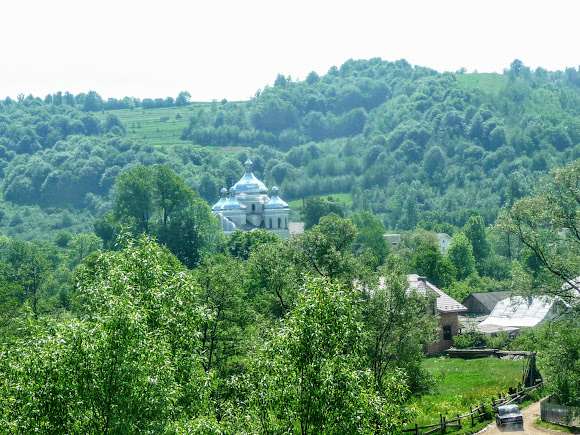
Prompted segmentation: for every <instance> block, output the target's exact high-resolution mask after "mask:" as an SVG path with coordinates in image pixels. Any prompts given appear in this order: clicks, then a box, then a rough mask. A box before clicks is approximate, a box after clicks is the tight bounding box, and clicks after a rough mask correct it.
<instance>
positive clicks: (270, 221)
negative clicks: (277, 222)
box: [270, 218, 272, 228]
mask: <svg viewBox="0 0 580 435" xmlns="http://www.w3.org/2000/svg"><path fill="white" fill-rule="evenodd" d="M270 228H272V218H270Z"/></svg>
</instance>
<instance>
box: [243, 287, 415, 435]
mask: <svg viewBox="0 0 580 435" xmlns="http://www.w3.org/2000/svg"><path fill="white" fill-rule="evenodd" d="M358 305H359V301H358V300H357V293H356V292H346V291H344V290H343V289H341V288H340V287H339V286H337V285H333V284H329V283H327V282H326V281H325V280H323V279H321V278H318V279H315V280H310V281H308V282H307V283H306V285H305V286H304V288H303V289H302V290H301V292H300V298H299V301H298V303H297V306H296V308H295V309H294V310H293V311H292V313H291V314H290V315H289V316H288V317H287V319H286V320H285V322H284V323H283V324H282V326H281V327H280V328H279V329H278V330H275V331H272V332H271V334H270V337H271V338H270V339H269V340H267V341H266V343H265V345H264V346H263V348H261V349H260V351H259V352H258V353H257V354H256V356H255V357H254V361H253V363H252V367H253V371H252V373H251V374H250V376H249V377H248V378H247V379H246V382H245V383H244V386H245V388H247V389H248V392H249V397H250V406H249V413H248V418H247V422H248V425H250V426H251V429H250V430H249V431H250V432H257V433H272V432H274V433H280V432H287V433H303V434H307V433H345V432H348V433H355V432H356V433H399V430H400V429H399V425H400V423H401V422H402V421H403V420H404V419H405V418H406V416H407V414H406V413H405V412H404V408H403V407H402V406H401V405H402V403H403V401H404V399H405V397H406V394H407V391H406V386H405V382H404V379H403V378H401V377H400V376H398V375H397V374H393V375H392V377H391V378H390V379H389V380H388V382H386V384H387V383H388V387H387V389H386V390H385V395H384V396H383V397H379V396H376V395H375V393H374V392H373V388H372V381H371V376H370V373H368V372H367V371H365V370H364V366H363V365H362V361H363V358H362V355H363V350H362V346H361V340H360V337H361V330H360V324H359V322H358Z"/></svg>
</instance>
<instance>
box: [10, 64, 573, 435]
mask: <svg viewBox="0 0 580 435" xmlns="http://www.w3.org/2000/svg"><path fill="white" fill-rule="evenodd" d="M190 99H191V96H190V95H189V94H188V93H187V92H185V91H184V92H181V93H180V94H179V95H178V96H177V97H176V98H175V99H174V98H172V97H167V98H158V99H144V100H142V101H141V100H138V99H135V98H128V97H127V98H124V99H122V100H117V99H109V100H107V101H103V99H102V98H101V97H100V95H99V94H98V93H97V92H95V91H90V92H88V93H86V94H78V95H72V94H70V93H68V92H65V93H64V94H63V93H62V92H58V93H55V94H52V95H47V96H46V97H44V98H39V97H35V96H32V95H29V96H24V95H21V96H19V98H18V99H17V100H16V101H14V100H11V99H9V98H7V99H5V100H3V101H0V175H1V178H2V181H1V185H0V195H1V202H0V234H1V235H0V427H2V428H5V429H4V430H5V432H4V433H10V434H12V433H31V432H33V431H35V432H39V433H79V434H80V433H95V434H101V433H115V434H117V433H136V432H143V433H264V434H266V433H301V434H311V433H312V434H316V433H325V434H331V433H385V434H393V433H399V432H400V431H401V430H402V428H403V427H404V426H405V425H406V424H409V423H410V422H412V421H413V418H414V417H415V415H416V414H414V413H413V409H412V407H410V406H409V404H410V403H412V402H411V401H412V400H415V401H416V399H417V398H418V397H420V396H422V395H425V394H427V393H429V392H433V389H434V379H433V377H432V375H431V374H430V373H429V372H428V371H427V370H425V368H424V366H423V364H422V362H423V359H424V355H423V349H424V346H425V345H427V344H429V343H432V342H433V341H434V340H435V337H436V334H437V333H438V332H440V331H439V329H440V328H439V327H438V326H437V318H436V317H433V316H431V315H430V314H429V313H428V312H427V311H428V310H426V304H427V303H428V302H429V301H426V300H425V299H424V298H421V297H419V296H417V295H413V294H411V295H408V294H407V293H406V290H407V287H408V282H407V278H406V274H408V273H417V274H420V275H422V276H425V277H427V279H428V280H429V281H430V282H432V283H434V284H436V285H437V286H439V287H440V288H442V289H444V290H445V291H446V292H447V293H448V294H450V295H451V296H453V297H455V298H456V299H458V300H462V299H463V297H465V296H467V294H469V293H470V292H472V291H474V290H480V291H483V290H505V289H510V290H513V291H517V292H519V293H523V294H526V295H530V296H533V295H537V294H550V295H558V296H561V297H563V298H564V299H565V300H566V301H567V302H568V303H569V304H570V311H571V313H570V316H575V317H571V319H572V320H571V321H570V322H569V323H568V322H554V323H550V324H548V325H546V326H545V327H543V328H540V329H537V330H532V331H527V332H524V333H523V334H522V336H520V337H519V338H517V339H516V340H512V339H510V338H509V337H508V336H507V335H505V334H500V336H498V337H495V338H493V339H490V340H489V341H488V344H489V345H493V346H494V347H503V348H513V349H526V350H535V351H539V355H538V359H539V364H540V368H541V370H542V373H543V375H544V376H545V379H546V380H547V381H548V382H547V384H548V388H549V389H550V391H551V392H553V393H554V394H555V397H557V398H558V399H559V400H560V401H561V402H562V403H568V404H576V405H577V404H579V403H580V376H579V375H578V373H580V370H578V369H577V365H578V361H577V359H578V358H577V355H578V351H579V349H580V341H579V338H578V337H580V334H578V333H577V332H578V323H577V319H578V317H577V316H578V309H579V308H580V307H579V305H578V299H577V296H576V295H577V292H578V290H579V285H578V282H577V280H576V279H575V278H576V277H577V276H578V275H580V266H579V265H580V252H579V248H578V247H579V246H580V243H579V240H580V223H579V222H578V216H579V214H578V210H580V200H579V199H578V198H580V194H579V193H578V191H579V186H580V163H579V162H580V160H577V159H578V158H579V157H580V71H577V70H575V69H568V70H566V71H564V72H561V71H556V72H550V71H546V70H544V69H542V68H538V69H536V70H534V71H532V70H530V68H528V67H526V66H525V65H523V64H522V63H521V62H520V61H517V60H516V61H514V62H513V63H512V64H511V65H510V67H509V68H507V69H506V70H505V72H504V74H477V73H472V74H466V73H464V72H461V71H459V72H458V73H455V74H452V73H444V74H441V73H438V72H436V71H434V70H431V69H428V68H424V67H417V66H411V65H409V64H408V63H407V62H406V61H404V60H399V61H395V62H387V61H382V60H381V59H371V60H364V61H363V60H361V61H354V60H349V61H347V62H346V63H344V64H343V65H342V66H341V67H340V68H337V67H332V68H331V69H330V70H329V71H328V73H327V74H325V75H323V76H319V75H318V74H316V73H314V72H312V73H310V74H309V75H308V77H307V78H306V79H305V80H304V81H294V80H292V79H291V78H290V77H285V76H284V75H279V76H278V77H277V78H276V80H275V83H274V86H273V87H266V88H265V89H263V90H261V91H259V92H257V93H256V95H255V97H254V98H253V99H252V100H251V101H247V102H228V101H226V100H222V101H220V102H218V101H214V102H212V103H194V102H191V101H190ZM248 157H249V158H251V160H252V161H253V163H254V169H255V172H256V175H257V176H258V177H260V178H261V179H263V180H264V181H265V183H266V184H267V185H268V186H270V187H272V186H273V185H278V186H279V187H280V191H281V196H282V197H283V198H284V199H285V200H288V201H291V200H299V201H298V202H299V203H302V201H301V200H302V199H304V208H303V209H302V210H300V211H294V216H293V217H294V219H302V220H304V221H305V224H306V231H305V232H304V233H302V234H299V235H296V236H293V237H291V238H290V239H288V240H280V239H279V238H278V237H277V236H275V235H273V234H271V233H268V232H266V231H253V232H250V233H243V232H241V231H237V232H235V233H234V234H233V235H232V236H231V237H228V238H225V237H224V235H223V231H222V230H221V227H220V225H219V222H218V221H217V220H216V219H215V218H214V217H213V216H212V214H211V210H210V205H212V204H213V203H214V202H215V201H216V200H217V197H218V191H219V189H220V188H221V187H229V186H230V185H232V184H233V183H234V182H235V181H236V180H238V179H239V178H240V176H241V175H242V174H243V171H244V168H243V162H244V161H245V160H246V159H247V158H248ZM344 198H347V201H343V199H344ZM387 230H390V231H396V232H401V233H402V239H401V243H400V244H399V246H397V247H396V248H394V247H392V246H390V245H388V244H387V243H386V241H385V238H384V233H385V232H386V231H387ZM443 231H444V232H447V233H449V234H450V235H451V236H452V240H451V246H450V248H449V250H448V252H447V253H446V254H442V253H441V251H440V249H439V246H438V245H437V240H436V238H435V232H443ZM355 245H356V246H358V248H357V249H354V247H355ZM379 277H382V278H383V279H384V282H383V285H379V282H380V280H379ZM484 341H485V338H484V337H482V336H480V335H478V334H475V333H472V332H470V333H469V334H464V335H463V336H462V338H461V340H458V343H459V342H461V343H462V344H463V345H466V346H468V345H471V344H481V343H482V342H484ZM0 430H1V429H0Z"/></svg>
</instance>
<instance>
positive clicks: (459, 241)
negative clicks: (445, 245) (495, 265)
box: [447, 233, 475, 280]
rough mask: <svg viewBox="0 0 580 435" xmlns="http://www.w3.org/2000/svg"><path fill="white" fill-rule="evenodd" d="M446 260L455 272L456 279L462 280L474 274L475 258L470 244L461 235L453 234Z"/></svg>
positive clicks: (463, 235)
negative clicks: (447, 259) (453, 267)
mask: <svg viewBox="0 0 580 435" xmlns="http://www.w3.org/2000/svg"><path fill="white" fill-rule="evenodd" d="M447 258H449V261H451V264H453V266H455V269H456V270H457V275H456V278H457V279H458V280H462V279H465V278H467V277H468V276H470V275H472V274H473V273H475V258H474V256H473V248H472V247H471V243H470V242H469V240H468V239H467V237H466V236H465V234H463V233H455V234H454V235H453V237H452V238H451V245H450V246H449V250H448V251H447Z"/></svg>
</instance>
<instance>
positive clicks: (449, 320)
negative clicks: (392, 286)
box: [381, 274, 467, 354]
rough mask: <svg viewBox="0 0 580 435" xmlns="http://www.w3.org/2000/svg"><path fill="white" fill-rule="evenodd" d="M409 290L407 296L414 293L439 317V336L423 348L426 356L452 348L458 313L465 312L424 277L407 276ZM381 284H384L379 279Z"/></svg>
mask: <svg viewBox="0 0 580 435" xmlns="http://www.w3.org/2000/svg"><path fill="white" fill-rule="evenodd" d="M407 279H408V281H409V288H408V289H407V294H409V293H411V292H413V291H414V292H416V293H417V294H418V295H419V296H423V297H424V298H425V300H426V301H427V304H426V305H427V310H428V311H429V313H430V314H432V315H434V316H435V315H438V316H439V334H438V337H437V341H436V342H435V343H432V344H430V345H428V346H427V347H426V348H425V353H427V354H438V353H441V352H443V351H445V350H447V349H449V348H450V347H451V346H453V337H455V336H456V335H457V334H459V318H458V315H459V313H462V312H465V311H467V308H465V307H464V306H463V305H461V304H460V303H459V302H457V301H456V300H455V299H453V298H452V297H451V296H449V295H447V294H445V293H444V292H443V291H441V290H439V289H438V288H437V287H435V286H434V285H433V284H431V283H430V282H429V281H427V280H426V279H425V278H424V277H422V276H419V275H417V274H410V275H407ZM381 282H384V280H383V279H381Z"/></svg>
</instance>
